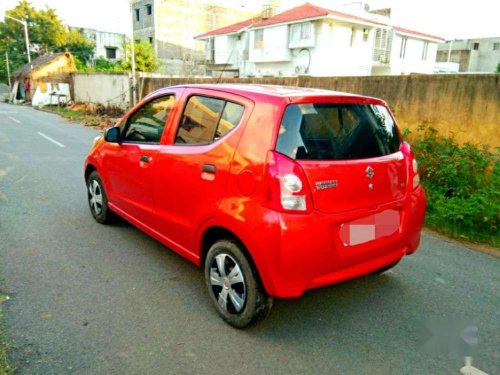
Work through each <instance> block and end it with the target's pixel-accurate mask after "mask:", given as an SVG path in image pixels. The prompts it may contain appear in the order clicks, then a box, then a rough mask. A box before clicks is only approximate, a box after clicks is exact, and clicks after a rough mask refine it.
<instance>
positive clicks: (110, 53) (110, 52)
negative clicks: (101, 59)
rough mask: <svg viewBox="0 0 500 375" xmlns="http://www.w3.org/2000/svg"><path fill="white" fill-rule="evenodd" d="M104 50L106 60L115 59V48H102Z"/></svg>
mask: <svg viewBox="0 0 500 375" xmlns="http://www.w3.org/2000/svg"><path fill="white" fill-rule="evenodd" d="M104 48H105V49H106V58H107V59H109V60H113V59H116V47H104Z"/></svg>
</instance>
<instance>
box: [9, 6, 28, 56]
mask: <svg viewBox="0 0 500 375" xmlns="http://www.w3.org/2000/svg"><path fill="white" fill-rule="evenodd" d="M5 17H7V18H10V19H11V20H14V21H16V22H19V23H20V24H21V25H23V26H24V40H25V41H26V53H27V55H28V63H29V64H31V56H30V39H29V36H28V22H26V21H24V20H20V19H17V18H14V17H11V16H8V15H5Z"/></svg>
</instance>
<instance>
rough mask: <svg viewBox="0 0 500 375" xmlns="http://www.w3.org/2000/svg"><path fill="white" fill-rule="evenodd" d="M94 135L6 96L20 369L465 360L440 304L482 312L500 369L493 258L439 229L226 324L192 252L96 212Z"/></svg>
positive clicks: (449, 365)
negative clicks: (437, 328)
mask: <svg viewBox="0 0 500 375" xmlns="http://www.w3.org/2000/svg"><path fill="white" fill-rule="evenodd" d="M96 135H97V132H96V131H94V130H92V129H89V128H85V127H83V126H81V125H78V124H69V123H67V122H65V121H64V120H61V119H60V118H59V117H57V116H55V115H51V114H47V113H43V112H39V111H35V110H33V109H31V108H27V107H15V106H10V105H6V104H0V275H1V277H2V280H3V282H2V283H0V288H1V289H3V292H4V293H7V294H8V295H9V296H10V297H11V299H10V300H9V301H8V302H6V303H5V304H4V305H3V306H4V307H5V310H6V315H7V316H6V325H7V326H8V330H7V334H8V337H9V338H10V340H11V352H10V360H11V363H12V365H13V366H15V367H16V368H17V369H18V372H19V374H223V373H231V374H264V373H266V374H271V373H272V374H384V375H386V374H458V373H459V372H458V369H459V368H460V367H461V366H462V363H463V362H462V359H461V358H458V357H454V356H449V355H448V354H447V353H446V350H444V349H443V350H434V351H432V352H429V351H426V350H424V348H423V342H424V340H423V339H422V337H421V334H420V332H421V329H422V327H423V322H424V321H426V320H428V319H432V318H436V317H441V318H446V319H447V318H451V317H461V318H463V319H464V320H465V321H466V322H468V323H469V324H473V325H476V326H477V327H478V329H479V334H478V335H479V344H478V345H477V347H476V354H474V363H475V365H476V366H477V367H478V368H480V369H482V370H483V371H486V372H488V373H489V374H499V373H500V367H499V364H500V333H499V328H500V326H499V323H500V315H499V311H500V303H499V302H500V293H499V285H500V264H499V261H498V259H496V258H493V257H491V256H488V255H484V254H481V253H477V252H474V251H471V250H469V249H467V248H465V247H464V246H462V245H459V244H456V243H454V242H449V241H444V240H442V239H439V238H435V237H432V236H430V235H426V236H424V238H423V243H422V246H421V249H420V250H419V252H417V253H416V254H415V255H413V256H411V257H408V258H407V259H405V260H404V261H403V262H402V263H401V264H400V266H398V267H397V268H396V269H395V270H394V271H393V272H390V273H388V274H386V275H384V276H382V277H373V276H370V277H364V278H361V279H357V280H354V281H350V282H346V283H343V284H340V285H335V286H332V287H328V288H323V289H319V290H315V291H310V292H308V293H306V294H305V295H304V296H303V297H302V298H300V299H296V300H283V301H276V302H275V306H274V308H273V311H272V312H271V315H270V316H269V317H268V319H267V320H266V321H264V322H263V323H261V324H259V325H257V326H256V327H254V328H251V329H249V330H247V331H238V330H235V329H232V328H230V327H229V326H227V325H226V324H224V323H223V322H222V321H221V320H220V319H219V317H218V316H217V315H216V313H215V312H214V310H213V309H212V307H211V306H210V301H209V299H208V297H207V294H206V292H205V286H204V282H203V275H202V273H201V272H200V271H199V270H198V269H197V268H196V267H195V266H193V265H192V264H190V263H188V262H187V261H185V260H184V259H182V258H181V257H179V256H177V255H175V254H174V253H172V252H170V251H169V250H168V249H166V248H164V247H163V246H161V245H160V244H159V243H157V242H156V241H154V240H152V239H150V238H149V237H147V236H146V235H144V234H143V233H141V232H140V231H138V230H137V229H135V228H134V227H132V226H130V225H129V224H126V223H120V224H118V225H115V226H102V225H99V224H97V223H95V222H94V220H93V219H92V218H91V215H90V213H89V211H88V207H87V204H86V201H85V190H84V189H85V188H84V185H83V181H82V163H83V160H84V157H85V155H86V153H87V151H88V150H89V147H90V143H91V141H92V139H93V138H94V137H95V136H96ZM297 272H300V270H297Z"/></svg>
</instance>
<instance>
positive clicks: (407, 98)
mask: <svg viewBox="0 0 500 375" xmlns="http://www.w3.org/2000/svg"><path fill="white" fill-rule="evenodd" d="M139 81H140V82H139V86H140V87H141V86H142V87H143V90H142V94H143V95H145V94H147V93H149V92H151V91H153V90H156V89H158V88H161V87H166V86H172V85H179V84H186V83H215V82H216V80H215V79H210V78H209V79H201V78H200V79H195V78H143V79H140V80H139ZM499 81H500V74H453V75H451V74H448V75H407V76H370V77H293V78H274V77H273V78H271V77H269V78H247V79H234V78H233V79H230V78H222V79H221V80H220V82H221V83H254V84H274V85H285V86H300V87H315V88H322V89H329V90H337V91H345V92H351V93H356V94H361V95H368V96H375V97H379V98H382V99H384V100H385V101H386V102H387V103H388V104H389V106H390V107H391V109H392V111H393V112H394V114H395V116H396V119H397V120H398V123H399V125H400V126H401V127H403V128H410V129H413V130H414V129H416V128H417V127H418V126H419V125H421V124H426V125H431V126H433V127H434V128H436V129H437V130H438V131H439V132H440V133H441V134H443V135H451V134H453V135H454V136H455V138H456V140H457V141H458V142H460V143H465V142H472V143H476V144H487V145H490V146H492V147H500V82H499Z"/></svg>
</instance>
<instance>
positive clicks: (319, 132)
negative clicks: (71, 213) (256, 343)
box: [85, 85, 425, 328]
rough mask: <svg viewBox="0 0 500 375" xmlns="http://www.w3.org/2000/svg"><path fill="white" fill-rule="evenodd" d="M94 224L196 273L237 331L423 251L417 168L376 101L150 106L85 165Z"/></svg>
mask: <svg viewBox="0 0 500 375" xmlns="http://www.w3.org/2000/svg"><path fill="white" fill-rule="evenodd" d="M85 180H86V184H87V195H88V201H89V205H90V209H91V212H92V215H93V216H94V218H95V219H96V220H97V221H98V222H99V223H106V222H109V221H110V219H111V218H112V216H113V215H114V214H118V215H119V216H121V217H123V218H125V219H126V220H127V221H129V222H131V223H132V224H134V225H135V226H137V227H138V228H140V229H142V230H143V231H144V232H146V233H148V234H149V235H151V236H152V237H154V238H156V239H157V240H158V241H160V242H162V243H163V244H164V245H166V246H167V247H169V248H170V249H172V250H174V251H175V252H177V253H179V254H181V255H182V256H184V257H185V258H187V259H188V260H190V261H192V262H194V263H195V264H197V265H199V266H202V267H204V269H205V276H206V284H207V288H208V292H209V295H210V298H211V300H212V302H213V304H214V306H215V308H216V309H217V311H218V313H219V314H220V315H221V316H222V318H223V319H224V320H225V321H226V322H228V323H229V324H231V325H232V326H235V327H238V328H242V327H245V326H248V325H249V324H252V323H254V322H255V321H257V320H258V319H260V318H262V317H264V316H265V315H266V314H267V313H268V312H269V310H270V308H271V306H272V298H273V297H278V298H289V297H298V296H300V295H301V294H302V293H303V292H304V291H305V290H308V289H312V288H316V287H320V286H324V285H330V284H334V283H337V282H340V281H343V280H347V279H351V278H354V277H357V276H361V275H365V274H369V273H373V272H382V271H385V270H387V269H389V268H391V267H393V266H394V265H396V264H397V263H398V262H399V261H400V260H401V258H402V257H403V256H405V255H408V254H411V253H413V252H414V251H415V250H416V249H417V247H418V245H419V241H420V231H421V228H422V224H423V221H424V216H425V195H424V192H423V190H422V187H421V186H420V181H419V175H418V170H417V162H416V160H415V158H414V156H413V154H412V152H411V150H410V146H409V145H408V144H407V143H406V142H403V140H402V138H401V134H400V131H399V130H398V128H397V126H396V123H395V120H394V117H393V116H392V114H391V112H390V111H389V109H388V107H387V105H386V104H385V102H383V101H382V100H379V99H375V98H370V97H363V96H358V95H351V94H345V93H339V92H333V91H325V90H316V89H304V88H296V87H277V86H254V85H185V86H176V87H169V88H164V89H161V90H158V91H155V92H153V93H152V94H150V95H149V96H147V97H146V98H145V99H143V100H142V101H141V102H140V103H139V104H138V105H137V106H135V107H134V108H133V109H132V110H130V111H129V112H128V113H127V114H126V115H125V116H124V117H123V119H121V120H120V121H119V123H118V124H117V125H116V126H115V127H112V128H109V129H107V131H106V132H105V134H104V136H103V137H101V138H98V139H97V140H96V141H95V143H94V146H93V148H92V151H91V152H90V155H89V156H88V158H87V160H86V163H85Z"/></svg>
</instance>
